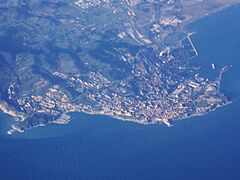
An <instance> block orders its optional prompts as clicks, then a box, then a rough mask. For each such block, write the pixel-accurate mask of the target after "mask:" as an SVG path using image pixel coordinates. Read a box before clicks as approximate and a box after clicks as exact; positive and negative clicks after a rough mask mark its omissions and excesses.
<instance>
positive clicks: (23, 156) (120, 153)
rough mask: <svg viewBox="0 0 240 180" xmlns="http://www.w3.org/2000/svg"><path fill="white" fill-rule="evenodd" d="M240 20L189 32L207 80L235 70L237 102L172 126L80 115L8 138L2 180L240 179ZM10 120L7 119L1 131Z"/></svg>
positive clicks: (232, 88) (230, 87) (226, 17)
mask: <svg viewBox="0 0 240 180" xmlns="http://www.w3.org/2000/svg"><path fill="white" fill-rule="evenodd" d="M239 19H240V7H234V8H230V9H227V10H225V11H224V12H223V13H218V14H216V15H212V16H210V17H208V18H205V19H202V20H200V21H198V22H196V23H194V24H193V25H192V26H191V27H190V29H192V30H194V31H197V34H196V35H194V36H193V42H194V43H195V45H196V48H197V49H198V51H199V57H198V58H196V59H195V60H194V61H195V63H198V64H200V65H202V66H203V71H202V74H206V73H207V74H208V75H209V74H213V76H212V77H214V76H216V74H217V70H219V69H220V68H221V67H222V66H224V65H229V64H232V65H233V68H232V69H231V70H229V71H228V72H227V73H226V74H225V75H224V78H223V85H222V90H223V91H224V92H226V93H227V94H229V95H230V96H231V98H232V100H233V103H232V104H230V105H228V106H226V107H223V108H220V109H218V110H216V111H214V112H212V113H210V114H208V115H206V116H202V117H195V118H191V119H188V120H185V121H181V122H177V123H175V126H174V127H173V128H167V127H165V126H162V125H149V126H143V125H139V124H135V123H130V122H122V121H118V120H115V119H113V118H110V117H105V116H90V115H84V114H78V115H77V114H75V115H74V116H75V117H74V120H73V121H72V122H71V123H70V124H68V125H66V126H56V125H54V126H53V125H52V126H48V127H45V128H38V129H34V130H32V131H29V132H28V133H27V134H21V135H17V136H15V137H11V138H9V137H6V136H4V135H2V136H1V138H0V141H1V143H0V179H5V180H8V179H11V180H14V179H24V180H28V179H34V180H37V179H44V180H45V179H59V180H61V179H64V180H68V179H81V178H82V179H125V178H128V179H239V178H240V175H239V173H238V171H239V168H240V161H239V160H240V154H239V152H240V141H239V137H240V121H239V120H240V111H239V110H240V97H239V93H240V70H239V69H240V50H239V48H240V33H239V28H240V24H239ZM211 63H215V64H216V66H217V70H216V72H214V71H213V70H212V69H211ZM7 119H8V118H7V116H5V115H3V116H1V118H0V126H6V125H7V124H6V123H3V121H4V120H7ZM2 129H3V128H0V131H2ZM100 177H101V178H100Z"/></svg>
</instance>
